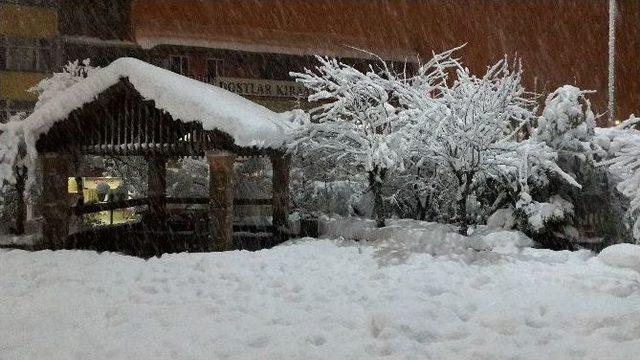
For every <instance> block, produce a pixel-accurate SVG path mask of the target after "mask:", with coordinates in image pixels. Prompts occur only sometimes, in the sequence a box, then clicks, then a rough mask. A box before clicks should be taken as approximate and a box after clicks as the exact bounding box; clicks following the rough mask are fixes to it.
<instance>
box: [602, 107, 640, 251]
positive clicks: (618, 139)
mask: <svg viewBox="0 0 640 360" xmlns="http://www.w3.org/2000/svg"><path fill="white" fill-rule="evenodd" d="M638 123H640V118H636V117H635V116H633V115H631V117H630V118H629V119H628V120H627V121H625V122H623V123H622V124H620V125H619V126H618V127H616V128H614V129H606V135H608V137H609V139H610V141H611V143H610V145H609V148H608V151H609V154H610V156H611V158H610V159H609V160H607V161H605V162H603V163H602V164H604V165H609V171H611V172H612V174H613V175H615V176H616V177H617V178H618V179H619V183H618V184H617V189H618V190H619V191H620V192H621V193H622V194H624V195H625V196H626V197H627V198H628V199H629V209H628V211H627V214H628V216H629V217H631V218H632V219H633V220H632V222H633V225H632V233H633V238H634V239H635V240H636V242H637V243H640V131H638V130H637V129H636V126H637V124H638ZM603 132H604V131H603Z"/></svg>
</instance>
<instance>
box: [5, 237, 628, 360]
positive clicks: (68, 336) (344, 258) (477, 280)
mask: <svg viewBox="0 0 640 360" xmlns="http://www.w3.org/2000/svg"><path fill="white" fill-rule="evenodd" d="M387 255H389V253H388V252H386V251H385V250H384V249H383V248H380V247H376V246H358V245H354V244H340V243H338V242H337V241H330V240H313V241H303V242H299V243H297V244H293V245H288V246H281V247H277V248H274V249H271V250H265V251H261V252H255V253H249V252H229V253H223V254H178V255H168V256H164V257H162V258H160V259H151V260H149V261H144V260H142V259H138V258H133V257H127V256H121V255H116V254H96V253H92V252H83V251H59V252H50V251H45V252H37V253H28V252H23V251H17V250H16V251H8V250H0V359H3V360H5V359H369V358H378V357H386V358H389V359H472V358H473V359H507V358H508V359H632V358H637V357H638V356H640V355H639V354H640V282H639V280H640V273H638V272H635V271H633V270H625V269H618V268H612V267H608V266H607V265H604V264H603V263H602V262H600V260H598V259H597V258H594V257H591V255H590V254H589V253H588V252H578V253H568V252H561V253H553V252H549V251H543V250H533V249H525V250H524V251H523V252H522V253H520V254H513V255H509V254H502V255H501V254H496V253H492V252H477V253H466V254H457V255H455V254H452V255H449V256H438V257H432V256H431V255H428V254H420V253H417V254H412V255H411V256H410V257H409V258H408V259H406V261H404V262H402V263H400V264H395V265H390V264H387V263H388V261H386V256H387Z"/></svg>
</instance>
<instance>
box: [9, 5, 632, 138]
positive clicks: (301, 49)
mask: <svg viewBox="0 0 640 360" xmlns="http://www.w3.org/2000/svg"><path fill="white" fill-rule="evenodd" d="M0 6H2V11H1V12H0V19H2V20H1V22H0V36H2V43H0V46H1V48H0V72H1V73H0V76H2V78H1V80H0V87H1V89H0V90H1V91H2V92H1V93H0V106H1V109H3V111H2V113H3V114H5V115H4V118H6V114H10V113H13V112H15V111H18V110H27V109H28V108H29V106H32V105H33V102H34V100H35V99H34V96H33V94H30V93H28V92H25V89H27V88H28V87H30V86H32V85H33V84H34V83H36V82H37V81H38V80H39V79H41V78H42V77H43V76H44V74H46V73H47V72H50V71H52V70H58V69H59V68H60V66H61V64H64V63H66V62H68V61H71V60H76V59H85V58H89V59H91V63H92V64H93V65H97V66H104V65H107V64H108V63H110V62H111V61H113V60H115V59H116V58H118V57H122V56H131V57H136V58H139V59H142V60H144V61H147V62H150V63H153V64H156V65H158V66H161V67H164V68H167V69H171V70H172V71H175V72H178V73H181V74H184V75H186V76H189V77H192V78H195V79H198V80H201V81H205V82H209V83H213V84H216V85H219V86H222V87H224V88H227V89H229V90H230V91H233V92H236V93H239V94H241V95H243V96H246V97H249V98H250V99H252V100H254V101H256V102H259V103H262V104H263V105H265V106H267V107H269V108H271V109H273V110H276V111H284V110H289V109H292V108H296V107H302V108H304V107H306V106H309V105H308V104H307V103H306V102H305V101H304V98H305V95H306V94H305V92H304V91H305V90H304V89H303V88H301V87H300V86H299V85H297V84H295V83H294V82H292V81H291V78H290V76H289V72H291V71H302V70H303V69H304V68H305V67H312V66H314V65H315V61H314V59H313V55H314V54H321V55H328V56H336V57H340V58H342V59H344V60H345V61H346V62H350V63H354V64H356V65H357V66H364V64H365V63H366V62H367V61H371V60H372V57H371V56H370V55H368V54H367V53H365V52H363V51H361V50H360V49H363V50H367V51H371V52H375V53H376V54H378V55H380V56H381V57H383V58H385V59H387V60H390V61H395V62H397V63H398V64H402V63H405V62H406V63H408V64H409V68H410V69H411V67H412V66H415V64H416V63H417V62H419V59H425V58H428V57H429V56H430V55H431V54H432V52H434V51H435V52H438V51H443V50H446V49H449V48H452V47H456V46H459V45H462V44H466V45H465V46H464V48H463V49H461V50H460V51H459V53H458V55H459V56H460V58H461V59H462V60H463V61H464V63H465V65H466V66H468V67H469V68H470V69H471V70H473V71H475V72H482V71H483V70H484V69H485V67H486V66H487V65H489V64H491V63H493V62H495V61H497V60H499V59H501V58H502V57H503V56H505V54H506V55H509V56H517V57H519V58H520V59H521V60H522V63H523V67H524V69H525V77H524V82H525V85H526V87H527V88H528V89H529V90H530V91H533V92H536V93H539V94H541V95H543V96H542V97H541V99H544V95H545V94H546V93H549V92H551V91H553V90H554V89H555V88H556V87H558V86H560V85H563V84H576V85H578V86H580V87H581V88H583V89H590V90H596V91H597V93H596V94H594V95H592V96H591V99H592V102H593V106H594V109H595V111H596V112H598V113H604V112H605V111H606V107H607V106H606V104H607V100H608V99H607V87H608V75H607V69H608V61H607V58H608V55H607V53H608V45H607V44H608V34H609V30H608V0H590V1H585V0H527V1H511V0H497V1H489V0H455V1H454V0H420V1H413V0H370V1H361V0H341V1H337V0H336V1H330V2H327V1H322V2H321V1H313V0H269V1H255V0H234V1H213V0H212V1H202V0H180V1H175V0H111V1H106V0H83V1H77V0H49V1H45V0H40V1H38V0H31V1H28V0H23V1H19V0H0ZM617 6H618V16H617V25H616V32H615V34H616V47H617V52H616V82H615V86H616V98H615V103H616V107H615V117H616V118H617V119H625V118H627V117H628V116H629V115H630V114H631V113H633V112H634V111H636V112H637V111H640V95H639V94H640V61H638V59H640V35H639V34H640V1H637V0H617ZM51 58H52V59H51ZM42 59H44V60H42ZM606 118H607V117H606V116H602V117H601V118H600V119H599V121H600V124H601V125H605V123H604V121H605V120H606ZM0 119H1V118H0Z"/></svg>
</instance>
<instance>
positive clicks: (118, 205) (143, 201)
mask: <svg viewBox="0 0 640 360" xmlns="http://www.w3.org/2000/svg"><path fill="white" fill-rule="evenodd" d="M165 202H166V203H167V204H178V205H208V204H209V202H210V199H209V198H208V197H202V198H201V197H167V198H166V200H165ZM150 203H151V199H149V198H137V199H128V200H119V201H109V202H104V203H94V204H85V205H75V206H72V207H71V209H72V212H73V213H74V214H75V215H76V216H78V215H83V214H91V213H97V212H101V211H109V210H118V209H126V208H131V207H135V206H146V205H149V204H150ZM233 204H234V205H238V206H271V205H272V204H273V200H272V199H269V198H263V199H234V200H233Z"/></svg>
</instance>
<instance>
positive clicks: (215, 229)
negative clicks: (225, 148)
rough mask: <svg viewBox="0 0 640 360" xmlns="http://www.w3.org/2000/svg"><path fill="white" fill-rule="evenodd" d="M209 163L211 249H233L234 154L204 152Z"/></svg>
mask: <svg viewBox="0 0 640 360" xmlns="http://www.w3.org/2000/svg"><path fill="white" fill-rule="evenodd" d="M206 157H207V162H208V163H209V232H210V235H209V236H210V243H211V244H212V245H213V246H212V248H213V250H216V251H226V250H231V249H233V189H234V186H233V163H234V162H235V160H236V156H235V155H234V154H231V153H228V152H213V151H207V152H206Z"/></svg>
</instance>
